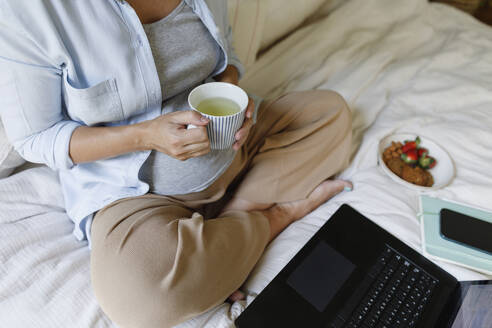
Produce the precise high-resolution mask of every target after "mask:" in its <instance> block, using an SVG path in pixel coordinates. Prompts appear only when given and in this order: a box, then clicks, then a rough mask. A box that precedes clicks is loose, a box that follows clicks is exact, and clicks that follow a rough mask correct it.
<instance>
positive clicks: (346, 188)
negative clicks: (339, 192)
mask: <svg viewBox="0 0 492 328" xmlns="http://www.w3.org/2000/svg"><path fill="white" fill-rule="evenodd" d="M343 190H345V191H352V187H345V188H343Z"/></svg>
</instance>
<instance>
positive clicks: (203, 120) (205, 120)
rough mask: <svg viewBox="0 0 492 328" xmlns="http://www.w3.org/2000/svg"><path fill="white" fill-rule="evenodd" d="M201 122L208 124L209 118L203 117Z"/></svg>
mask: <svg viewBox="0 0 492 328" xmlns="http://www.w3.org/2000/svg"><path fill="white" fill-rule="evenodd" d="M200 121H202V122H203V123H206V122H208V118H206V117H205V116H202V117H201V118H200Z"/></svg>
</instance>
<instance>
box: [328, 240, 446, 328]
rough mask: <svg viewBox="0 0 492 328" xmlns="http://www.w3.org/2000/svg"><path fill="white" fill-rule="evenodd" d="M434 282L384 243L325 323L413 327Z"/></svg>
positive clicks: (341, 327) (345, 327)
mask: <svg viewBox="0 0 492 328" xmlns="http://www.w3.org/2000/svg"><path fill="white" fill-rule="evenodd" d="M437 283H438V281H437V280H436V279H434V278H433V277H431V276H430V275H429V274H428V273H427V272H425V271H423V270H422V269H420V268H419V267H417V266H415V265H414V264H413V263H412V262H410V260H408V259H406V258H405V257H404V256H403V255H401V254H399V253H398V252H396V251H395V250H394V249H392V248H390V247H388V246H387V247H386V249H385V250H384V251H383V252H382V254H381V255H380V257H379V258H378V260H377V262H376V264H375V265H374V266H373V267H372V268H371V269H370V270H369V272H368V274H367V275H366V277H365V278H364V280H363V281H362V283H361V285H359V286H358V288H357V290H356V291H355V292H354V294H352V296H351V297H350V298H349V299H348V300H347V302H346V303H345V306H344V307H343V308H342V310H341V311H340V312H339V313H338V315H337V318H336V319H335V320H334V321H332V322H330V323H329V324H328V326H327V327H330V328H356V327H362V328H373V327H374V328H397V327H406V328H413V327H416V325H417V323H418V321H419V319H420V317H421V315H422V313H423V311H424V309H425V306H426V304H427V303H429V300H430V299H431V296H432V293H433V290H434V289H435V287H436V285H437Z"/></svg>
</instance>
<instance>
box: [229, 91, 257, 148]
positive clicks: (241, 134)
mask: <svg viewBox="0 0 492 328" xmlns="http://www.w3.org/2000/svg"><path fill="white" fill-rule="evenodd" d="M254 110H255V102H254V100H253V99H252V98H251V97H249V103H248V107H247V108H246V117H245V118H244V122H243V125H242V126H241V128H240V129H239V130H238V131H237V132H236V135H235V138H236V142H235V143H234V144H233V145H232V148H233V149H234V150H239V149H240V148H241V147H242V145H243V144H244V142H245V141H246V139H248V135H249V131H250V130H251V127H252V126H253V113H254Z"/></svg>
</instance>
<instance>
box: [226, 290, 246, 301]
mask: <svg viewBox="0 0 492 328" xmlns="http://www.w3.org/2000/svg"><path fill="white" fill-rule="evenodd" d="M245 298H246V295H244V293H243V292H242V291H240V290H239V289H238V290H236V291H235V292H234V293H232V294H231V295H230V296H229V297H228V298H227V300H228V301H231V302H233V303H234V302H236V301H241V300H244V299H245Z"/></svg>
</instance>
